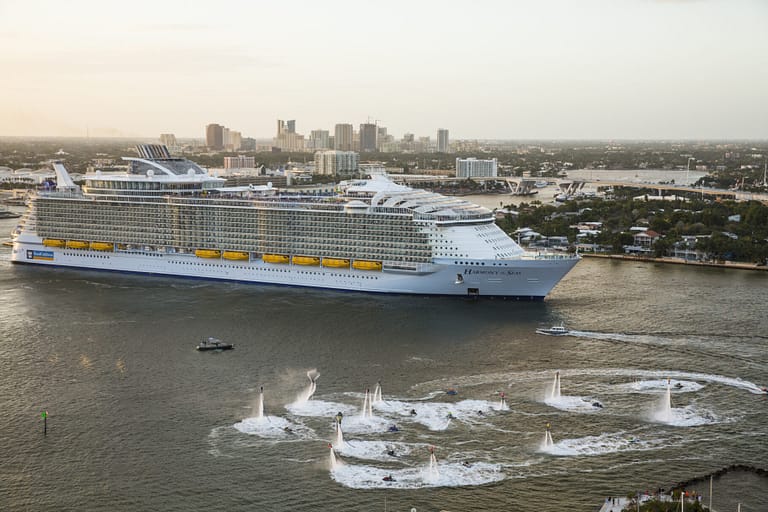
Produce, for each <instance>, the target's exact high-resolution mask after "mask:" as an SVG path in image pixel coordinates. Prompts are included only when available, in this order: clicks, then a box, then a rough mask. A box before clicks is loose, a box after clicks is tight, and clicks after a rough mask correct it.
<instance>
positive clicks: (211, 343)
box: [197, 338, 235, 351]
mask: <svg viewBox="0 0 768 512" xmlns="http://www.w3.org/2000/svg"><path fill="white" fill-rule="evenodd" d="M233 348H235V346H234V345H233V344H232V343H225V342H223V341H221V340H220V339H218V338H208V339H206V340H203V341H201V342H200V344H199V345H198V346H197V350H201V351H203V350H232V349H233Z"/></svg>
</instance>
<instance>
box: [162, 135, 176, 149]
mask: <svg viewBox="0 0 768 512" xmlns="http://www.w3.org/2000/svg"><path fill="white" fill-rule="evenodd" d="M160 144H162V145H163V146H166V147H167V148H168V149H174V148H176V147H177V146H178V143H177V142H176V136H175V135H174V134H172V133H161V134H160Z"/></svg>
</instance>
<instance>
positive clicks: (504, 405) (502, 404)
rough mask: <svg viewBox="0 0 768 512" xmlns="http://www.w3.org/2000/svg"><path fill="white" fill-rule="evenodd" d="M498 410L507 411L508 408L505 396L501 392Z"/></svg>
mask: <svg viewBox="0 0 768 512" xmlns="http://www.w3.org/2000/svg"><path fill="white" fill-rule="evenodd" d="M499 410H500V411H508V410H509V406H508V405H507V396H506V395H505V394H504V392H503V391H502V392H501V396H500V397H499Z"/></svg>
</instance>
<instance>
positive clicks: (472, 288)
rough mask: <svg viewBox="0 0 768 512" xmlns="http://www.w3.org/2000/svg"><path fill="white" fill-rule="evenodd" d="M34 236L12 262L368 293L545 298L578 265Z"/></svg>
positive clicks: (21, 242)
mask: <svg viewBox="0 0 768 512" xmlns="http://www.w3.org/2000/svg"><path fill="white" fill-rule="evenodd" d="M30 235H31V234H30V233H24V234H22V235H21V236H20V237H18V238H17V239H16V240H15V241H14V244H13V253H12V258H11V259H12V261H13V262H14V263H25V264H34V265H44V266H54V267H70V268H76V269H90V270H103V271H114V272H126V273H141V274H152V275H162V276H174V277H186V278H198V279H218V280H227V281H241V282H247V283H264V284H274V285H289V286H305V287H314V288H329V289H336V290H349V291H361V292H371V293H395V294H417V295H454V296H479V297H504V298H509V299H517V300H543V299H544V297H545V296H546V295H547V294H548V293H549V292H550V291H551V290H552V288H554V287H555V285H556V284H557V283H558V281H560V279H562V277H563V276H564V275H565V274H566V273H568V271H569V270H570V269H571V268H572V267H573V266H574V265H575V264H576V263H577V262H578V258H573V257H569V258H543V259H526V258H523V259H509V260H465V261H457V262H454V261H445V262H440V261H436V262H435V263H434V264H432V265H430V266H429V267H430V268H429V271H426V272H413V271H407V270H388V269H386V268H385V269H384V270H373V271H372V270H357V269H354V268H349V269H347V268H343V269H335V268H325V267H320V266H304V265H295V264H273V263H266V262H264V261H262V260H260V259H259V260H252V261H229V260H225V259H219V258H215V259H207V258H199V257H196V256H194V255H192V254H173V253H161V252H143V251H115V252H111V251H110V252H107V251H96V250H90V249H66V248H52V247H45V246H43V244H42V240H41V239H39V238H38V237H36V236H30ZM30 239H32V240H30Z"/></svg>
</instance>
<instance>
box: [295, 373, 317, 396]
mask: <svg viewBox="0 0 768 512" xmlns="http://www.w3.org/2000/svg"><path fill="white" fill-rule="evenodd" d="M307 378H308V379H309V385H308V386H307V389H305V390H304V391H303V392H302V393H301V394H300V395H299V396H298V397H296V403H306V402H308V401H309V399H310V398H312V395H314V394H315V391H316V390H317V379H319V378H320V372H318V371H317V370H309V371H308V372H307Z"/></svg>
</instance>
